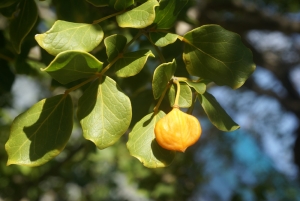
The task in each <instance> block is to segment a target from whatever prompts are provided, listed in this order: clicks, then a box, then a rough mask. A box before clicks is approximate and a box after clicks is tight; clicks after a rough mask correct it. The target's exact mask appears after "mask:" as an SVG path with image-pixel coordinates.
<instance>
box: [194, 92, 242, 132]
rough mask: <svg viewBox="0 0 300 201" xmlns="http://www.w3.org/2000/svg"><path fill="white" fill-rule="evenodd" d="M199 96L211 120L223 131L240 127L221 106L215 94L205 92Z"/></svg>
mask: <svg viewBox="0 0 300 201" xmlns="http://www.w3.org/2000/svg"><path fill="white" fill-rule="evenodd" d="M198 98H199V100H200V103H201V105H202V107H203V109H204V111H205V113H206V114H207V116H208V118H209V120H210V121H211V122H212V124H213V125H215V126H216V127H217V128H218V129H220V130H222V131H234V130H236V129H238V128H240V126H239V125H238V124H236V123H235V122H234V121H233V120H232V119H231V117H230V116H229V115H228V114H227V113H226V111H225V110H224V109H223V108H222V107H221V105H220V104H219V103H218V101H217V100H216V99H215V97H214V96H213V95H211V94H210V93H208V92H205V93H204V94H199V95H198Z"/></svg>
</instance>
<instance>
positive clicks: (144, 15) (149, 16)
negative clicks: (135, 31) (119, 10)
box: [116, 0, 158, 28]
mask: <svg viewBox="0 0 300 201" xmlns="http://www.w3.org/2000/svg"><path fill="white" fill-rule="evenodd" d="M156 6H158V2H157V0H148V1H146V2H145V3H143V4H142V5H140V6H138V7H135V8H134V9H132V10H130V11H127V12H125V13H123V14H121V15H118V16H117V17H116V19H117V23H118V25H119V26H120V27H131V28H145V27H147V26H149V25H151V24H152V23H153V21H154V18H155V10H154V9H155V7H156Z"/></svg>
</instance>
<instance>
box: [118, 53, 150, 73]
mask: <svg viewBox="0 0 300 201" xmlns="http://www.w3.org/2000/svg"><path fill="white" fill-rule="evenodd" d="M148 57H154V55H153V54H152V52H151V50H139V51H136V52H129V53H125V54H123V57H122V58H120V59H119V60H118V61H117V62H116V63H115V64H114V65H113V67H114V68H115V72H116V75H117V76H118V77H130V76H134V75H136V74H138V73H139V72H140V71H141V70H142V69H143V67H144V66H145V64H146V62H147V60H148Z"/></svg>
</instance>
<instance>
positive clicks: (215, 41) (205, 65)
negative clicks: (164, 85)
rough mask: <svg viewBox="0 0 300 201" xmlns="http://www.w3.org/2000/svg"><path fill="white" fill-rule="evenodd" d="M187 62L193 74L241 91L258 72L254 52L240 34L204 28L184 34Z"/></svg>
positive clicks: (214, 26)
mask: <svg viewBox="0 0 300 201" xmlns="http://www.w3.org/2000/svg"><path fill="white" fill-rule="evenodd" d="M183 41H184V42H186V45H185V48H184V53H183V59H184V62H185V64H186V68H187V70H188V72H189V73H190V74H191V75H194V76H198V77H200V78H204V79H209V80H212V81H214V82H215V83H216V84H218V85H227V86H230V87H231V88H233V89H236V88H239V87H240V86H242V85H243V84H244V82H245V81H246V80H247V78H248V77H249V76H250V75H251V73H252V72H253V71H254V70H255V64H254V63H253V60H252V53H251V51H250V50H249V49H248V48H246V47H245V46H244V45H243V43H242V41H241V38H240V36H239V35H238V34H236V33H233V32H230V31H227V30H225V29H223V28H222V27H220V26H218V25H204V26H202V27H199V28H196V29H194V30H192V31H190V32H188V33H187V34H185V35H184V40H183Z"/></svg>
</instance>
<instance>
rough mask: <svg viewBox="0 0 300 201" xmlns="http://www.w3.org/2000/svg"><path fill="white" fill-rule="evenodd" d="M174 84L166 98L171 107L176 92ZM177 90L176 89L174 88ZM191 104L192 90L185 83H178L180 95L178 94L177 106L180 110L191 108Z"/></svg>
mask: <svg viewBox="0 0 300 201" xmlns="http://www.w3.org/2000/svg"><path fill="white" fill-rule="evenodd" d="M175 86H176V85H174V84H172V86H171V87H170V90H169V93H168V97H169V101H170V105H171V107H173V105H174V103H175V97H176V90H175ZM176 88H177V87H176ZM192 103H193V94H192V90H191V88H190V87H189V85H187V84H186V83H182V82H180V94H179V100H178V105H179V107H180V108H189V107H191V105H192Z"/></svg>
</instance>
